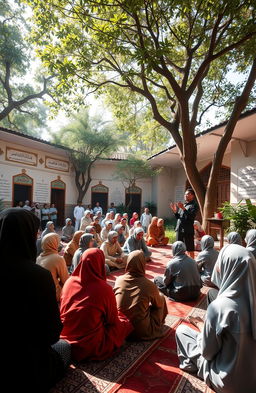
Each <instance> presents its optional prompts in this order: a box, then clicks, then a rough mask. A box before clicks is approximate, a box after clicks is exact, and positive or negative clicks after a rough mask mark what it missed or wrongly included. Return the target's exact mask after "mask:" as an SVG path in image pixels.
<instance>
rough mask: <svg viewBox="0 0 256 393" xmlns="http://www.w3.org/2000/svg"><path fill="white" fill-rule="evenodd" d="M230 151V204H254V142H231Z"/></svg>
mask: <svg viewBox="0 0 256 393" xmlns="http://www.w3.org/2000/svg"><path fill="white" fill-rule="evenodd" d="M231 149H232V150H231V151H232V155H231V203H238V202H239V201H240V200H241V199H245V198H250V199H251V201H252V202H253V203H256V141H251V142H247V143H244V142H241V141H232V145H231Z"/></svg>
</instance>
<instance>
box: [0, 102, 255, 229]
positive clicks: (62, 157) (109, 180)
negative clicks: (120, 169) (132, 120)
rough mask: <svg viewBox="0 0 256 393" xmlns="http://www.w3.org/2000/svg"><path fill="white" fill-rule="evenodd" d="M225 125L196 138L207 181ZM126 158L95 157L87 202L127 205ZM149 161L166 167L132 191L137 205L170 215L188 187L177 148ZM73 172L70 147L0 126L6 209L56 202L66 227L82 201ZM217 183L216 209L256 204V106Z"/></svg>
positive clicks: (1, 194)
mask: <svg viewBox="0 0 256 393" xmlns="http://www.w3.org/2000/svg"><path fill="white" fill-rule="evenodd" d="M225 124H226V123H222V124H220V125H218V126H215V127H211V128H209V129H207V130H205V131H203V132H201V133H200V134H198V136H197V147H198V161H197V162H198V168H199V169H200V171H201V174H202V178H203V180H204V182H205V183H207V181H208V177H209V173H210V168H211V162H212V158H213V155H214V153H215V151H216V148H217V145H218V143H219V140H220V138H221V136H222V133H223V130H224V126H225ZM123 159H125V155H124V154H122V153H116V154H115V155H114V156H113V157H111V158H109V159H104V160H103V159H102V160H98V161H96V163H95V165H94V167H93V169H92V182H91V184H90V186H89V189H88V191H87V193H86V195H85V197H84V200H83V205H84V206H87V205H88V204H92V205H93V206H94V205H95V203H96V202H100V205H101V206H102V207H103V210H104V212H106V210H107V207H108V206H109V205H110V203H111V202H114V203H115V205H119V204H121V203H123V204H127V201H128V196H129V194H128V190H125V189H124V186H123V184H122V182H121V181H118V180H115V178H114V172H115V169H116V164H117V162H118V161H120V160H123ZM148 160H149V162H150V163H151V165H152V166H153V167H162V168H163V170H162V171H161V173H160V174H159V175H157V176H156V177H154V178H153V179H151V178H145V179H141V180H139V181H138V182H137V183H136V186H135V187H134V188H133V189H132V190H131V192H132V193H133V205H132V209H133V210H134V211H137V212H141V210H142V209H143V206H144V204H145V202H154V203H156V205H157V214H158V216H160V217H170V214H171V213H170V209H169V203H170V201H179V200H183V194H184V190H185V188H186V187H187V186H188V182H187V178H186V175H185V172H184V169H183V167H182V165H181V163H180V159H179V154H178V151H177V148H176V146H175V145H173V146H170V147H169V148H168V149H166V150H163V151H161V152H159V153H158V154H155V155H154V156H152V157H150V158H149V159H148ZM74 174H75V172H74V169H73V168H72V164H71V162H70V160H69V156H68V151H67V149H66V148H65V147H63V146H59V145H55V144H53V143H50V142H47V141H44V140H42V139H39V138H35V137H32V136H28V135H25V134H23V133H20V132H16V131H12V130H8V129H6V128H2V127H0V198H2V199H3V200H4V204H5V206H6V207H7V206H15V205H16V204H17V202H18V201H19V200H22V201H25V200H26V199H28V200H30V201H33V202H39V203H40V204H41V205H42V204H43V203H55V205H56V207H57V209H58V212H59V215H58V218H59V225H62V224H63V223H64V219H65V217H73V208H74V206H75V205H76V202H77V189H76V185H75V180H74ZM216 187H217V191H218V195H217V201H216V208H217V207H218V206H220V205H221V204H222V203H223V202H224V201H231V202H232V203H237V202H239V201H240V200H241V199H243V198H250V199H251V200H252V202H253V203H256V109H253V110H250V111H247V112H246V113H244V114H243V115H241V117H240V119H239V121H238V123H237V125H236V128H235V131H234V134H233V137H232V140H231V142H230V143H229V145H228V147H227V150H226V153H225V155H224V159H223V163H222V168H221V171H220V174H219V178H218V182H217V184H216Z"/></svg>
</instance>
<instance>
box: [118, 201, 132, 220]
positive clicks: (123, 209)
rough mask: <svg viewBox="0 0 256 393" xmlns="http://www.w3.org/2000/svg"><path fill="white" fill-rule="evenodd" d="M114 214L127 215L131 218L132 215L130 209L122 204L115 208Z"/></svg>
mask: <svg viewBox="0 0 256 393" xmlns="http://www.w3.org/2000/svg"><path fill="white" fill-rule="evenodd" d="M116 212H117V213H121V214H123V213H128V216H129V217H131V216H132V213H133V211H132V209H131V208H130V207H129V206H125V205H124V204H123V203H120V205H117V206H116ZM128 225H129V223H128Z"/></svg>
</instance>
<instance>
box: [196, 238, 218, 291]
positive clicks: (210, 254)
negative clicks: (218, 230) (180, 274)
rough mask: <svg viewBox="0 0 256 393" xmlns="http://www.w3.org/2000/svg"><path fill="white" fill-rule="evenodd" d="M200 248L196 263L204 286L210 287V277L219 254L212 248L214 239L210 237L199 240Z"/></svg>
mask: <svg viewBox="0 0 256 393" xmlns="http://www.w3.org/2000/svg"><path fill="white" fill-rule="evenodd" d="M201 247H202V251H201V252H199V254H198V256H197V258H196V262H197V264H198V267H199V270H200V271H201V274H202V276H201V277H202V279H203V281H204V283H205V284H206V285H211V275H212V271H213V269H214V265H215V263H216V261H217V259H218V255H219V253H218V251H217V250H215V248H214V239H213V237H212V236H209V235H205V236H203V237H202V240H201ZM202 269H203V270H202Z"/></svg>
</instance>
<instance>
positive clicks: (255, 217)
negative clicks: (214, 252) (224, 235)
mask: <svg viewBox="0 0 256 393" xmlns="http://www.w3.org/2000/svg"><path fill="white" fill-rule="evenodd" d="M220 211H221V212H222V214H223V218H225V219H226V220H230V227H229V228H228V229H227V232H232V231H235V232H238V233H239V234H240V235H241V236H242V238H245V235H246V232H247V231H248V230H249V229H251V228H253V227H254V226H255V224H256V207H255V206H253V205H252V203H251V201H250V199H247V200H246V204H242V200H241V201H240V202H239V203H238V204H237V205H231V203H230V202H225V203H224V204H223V206H222V208H220Z"/></svg>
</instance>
